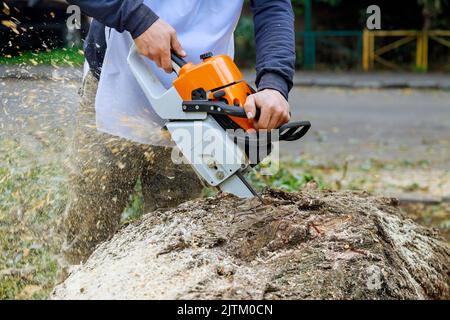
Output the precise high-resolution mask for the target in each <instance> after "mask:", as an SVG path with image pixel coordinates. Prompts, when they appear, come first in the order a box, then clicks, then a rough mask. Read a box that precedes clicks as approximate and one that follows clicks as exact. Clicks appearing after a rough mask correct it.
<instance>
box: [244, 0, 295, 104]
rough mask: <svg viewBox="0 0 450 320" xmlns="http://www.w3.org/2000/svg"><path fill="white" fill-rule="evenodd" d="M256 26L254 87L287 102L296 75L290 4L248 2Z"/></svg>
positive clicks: (267, 0) (285, 1) (277, 0)
mask: <svg viewBox="0 0 450 320" xmlns="http://www.w3.org/2000/svg"><path fill="white" fill-rule="evenodd" d="M250 3H251V8H252V12H253V17H254V18H253V19H254V22H255V40H256V74H257V75H256V85H257V87H258V90H263V89H275V90H278V91H279V92H281V93H282V94H283V95H284V97H285V98H286V99H287V98H288V95H289V91H290V90H291V89H292V86H293V78H294V73H295V58H296V56H295V29H294V20H295V16H294V11H293V9H292V4H291V1H290V0H251V1H250Z"/></svg>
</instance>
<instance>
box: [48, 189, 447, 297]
mask: <svg viewBox="0 0 450 320" xmlns="http://www.w3.org/2000/svg"><path fill="white" fill-rule="evenodd" d="M264 199H265V204H264V205H263V204H261V203H260V202H259V201H258V200H257V199H252V200H241V199H237V198H235V197H233V196H230V195H219V196H218V197H215V198H208V199H201V200H195V201H190V202H186V203H184V204H182V205H180V206H179V207H177V208H174V209H171V210H159V211H156V212H152V213H149V214H147V215H146V216H144V217H143V218H142V219H141V220H140V221H138V222H136V223H133V224H131V225H128V226H126V227H124V228H123V229H122V230H120V231H119V232H118V233H117V235H116V236H115V237H114V238H113V239H112V240H110V241H108V242H106V243H104V244H102V245H101V246H99V247H98V248H97V250H96V251H95V252H94V254H93V255H92V256H91V257H90V258H89V260H88V261H87V263H86V264H84V265H82V266H78V267H77V268H76V270H75V271H74V272H73V273H72V274H71V275H70V277H69V278H68V279H67V280H66V281H65V282H64V283H62V284H60V285H59V286H57V287H56V288H55V289H54V292H53V294H52V298H53V299H449V298H450V288H449V281H448V280H449V278H448V274H449V266H450V249H449V246H448V244H447V243H446V242H445V241H444V240H443V239H441V238H440V237H439V234H438V232H437V231H435V230H430V229H427V228H425V227H422V226H420V225H418V224H417V223H415V222H413V221H412V220H410V219H408V218H407V217H406V216H405V215H404V214H403V213H402V212H401V210H400V209H399V208H397V205H398V201H396V200H395V199H387V198H376V197H373V196H370V195H368V194H365V193H355V192H339V193H338V192H331V191H326V192H320V191H303V192H300V193H286V192H284V191H280V190H268V191H266V192H265V194H264Z"/></svg>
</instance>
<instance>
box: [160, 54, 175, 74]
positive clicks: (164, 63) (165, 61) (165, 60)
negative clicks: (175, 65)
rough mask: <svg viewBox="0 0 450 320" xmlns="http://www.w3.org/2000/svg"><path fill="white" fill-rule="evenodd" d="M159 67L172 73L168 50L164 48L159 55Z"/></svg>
mask: <svg viewBox="0 0 450 320" xmlns="http://www.w3.org/2000/svg"><path fill="white" fill-rule="evenodd" d="M161 67H162V68H163V69H164V71H166V72H167V73H172V72H173V69H172V58H171V56H170V50H165V51H164V53H163V54H162V55H161Z"/></svg>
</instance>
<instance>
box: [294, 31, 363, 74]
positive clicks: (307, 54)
mask: <svg viewBox="0 0 450 320" xmlns="http://www.w3.org/2000/svg"><path fill="white" fill-rule="evenodd" d="M296 36H297V41H298V40H299V39H303V67H304V68H305V69H314V68H315V66H316V62H317V61H316V56H317V54H316V48H317V44H318V43H322V44H325V45H328V46H331V47H334V48H339V49H343V50H345V51H347V52H348V53H349V55H350V56H351V57H352V58H353V59H354V61H355V62H357V64H356V65H358V66H361V63H362V57H363V32H362V31H354V30H341V31H331V30H330V31H301V32H297V33H296ZM342 37H351V38H355V39H356V49H355V48H349V47H347V46H345V45H342V44H341V43H339V42H338V41H335V40H334V39H336V38H342Z"/></svg>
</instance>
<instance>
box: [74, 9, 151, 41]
mask: <svg viewBox="0 0 450 320" xmlns="http://www.w3.org/2000/svg"><path fill="white" fill-rule="evenodd" d="M67 2H68V3H70V4H73V5H77V6H79V7H80V9H81V11H82V12H83V13H84V14H86V15H88V16H90V17H93V18H94V19H95V20H97V21H99V22H101V23H102V24H104V25H105V26H108V27H110V28H114V29H116V30H117V31H119V32H124V31H128V32H130V33H131V36H132V37H133V38H137V37H139V36H140V35H141V34H142V33H144V32H145V31H146V30H147V29H148V28H150V26H151V25H152V24H153V23H154V22H155V21H156V20H158V16H157V15H156V14H155V13H154V12H153V11H152V10H151V9H150V8H149V7H147V6H146V5H145V4H144V3H143V2H144V1H143V0H95V1H93V0H67Z"/></svg>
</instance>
